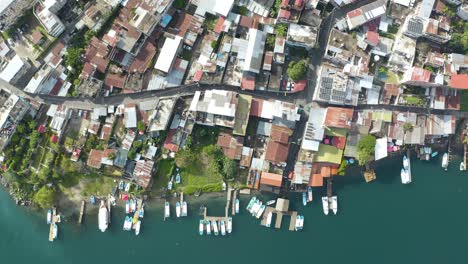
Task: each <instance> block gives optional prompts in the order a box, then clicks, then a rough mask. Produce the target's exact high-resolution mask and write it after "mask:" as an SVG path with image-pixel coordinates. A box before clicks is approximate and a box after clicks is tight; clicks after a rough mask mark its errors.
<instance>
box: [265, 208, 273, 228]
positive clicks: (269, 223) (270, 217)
mask: <svg viewBox="0 0 468 264" xmlns="http://www.w3.org/2000/svg"><path fill="white" fill-rule="evenodd" d="M272 218H273V213H272V212H268V215H267V220H266V227H270V226H271V219H272Z"/></svg>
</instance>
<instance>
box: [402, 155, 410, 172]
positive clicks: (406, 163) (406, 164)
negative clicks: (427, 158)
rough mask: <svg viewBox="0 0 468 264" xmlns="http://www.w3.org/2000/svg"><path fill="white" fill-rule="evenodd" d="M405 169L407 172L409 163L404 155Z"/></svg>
mask: <svg viewBox="0 0 468 264" xmlns="http://www.w3.org/2000/svg"><path fill="white" fill-rule="evenodd" d="M403 168H404V169H405V170H407V169H408V168H409V161H408V158H407V157H406V155H403Z"/></svg>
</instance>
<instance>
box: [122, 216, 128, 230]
mask: <svg viewBox="0 0 468 264" xmlns="http://www.w3.org/2000/svg"><path fill="white" fill-rule="evenodd" d="M127 222H128V215H127V216H125V220H124V224H123V228H122V229H123V230H127Z"/></svg>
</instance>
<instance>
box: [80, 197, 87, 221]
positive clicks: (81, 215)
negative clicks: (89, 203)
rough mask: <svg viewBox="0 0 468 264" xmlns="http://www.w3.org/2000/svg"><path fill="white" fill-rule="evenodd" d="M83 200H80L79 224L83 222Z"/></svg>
mask: <svg viewBox="0 0 468 264" xmlns="http://www.w3.org/2000/svg"><path fill="white" fill-rule="evenodd" d="M85 204H86V203H85V201H81V209H80V217H79V218H78V224H81V223H82V222H83V215H84V212H85Z"/></svg>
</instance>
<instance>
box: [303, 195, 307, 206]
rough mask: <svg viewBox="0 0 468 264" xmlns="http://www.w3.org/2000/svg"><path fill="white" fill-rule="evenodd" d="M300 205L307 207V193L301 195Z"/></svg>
mask: <svg viewBox="0 0 468 264" xmlns="http://www.w3.org/2000/svg"><path fill="white" fill-rule="evenodd" d="M302 205H304V206H306V205H307V193H306V192H303V193H302Z"/></svg>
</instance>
